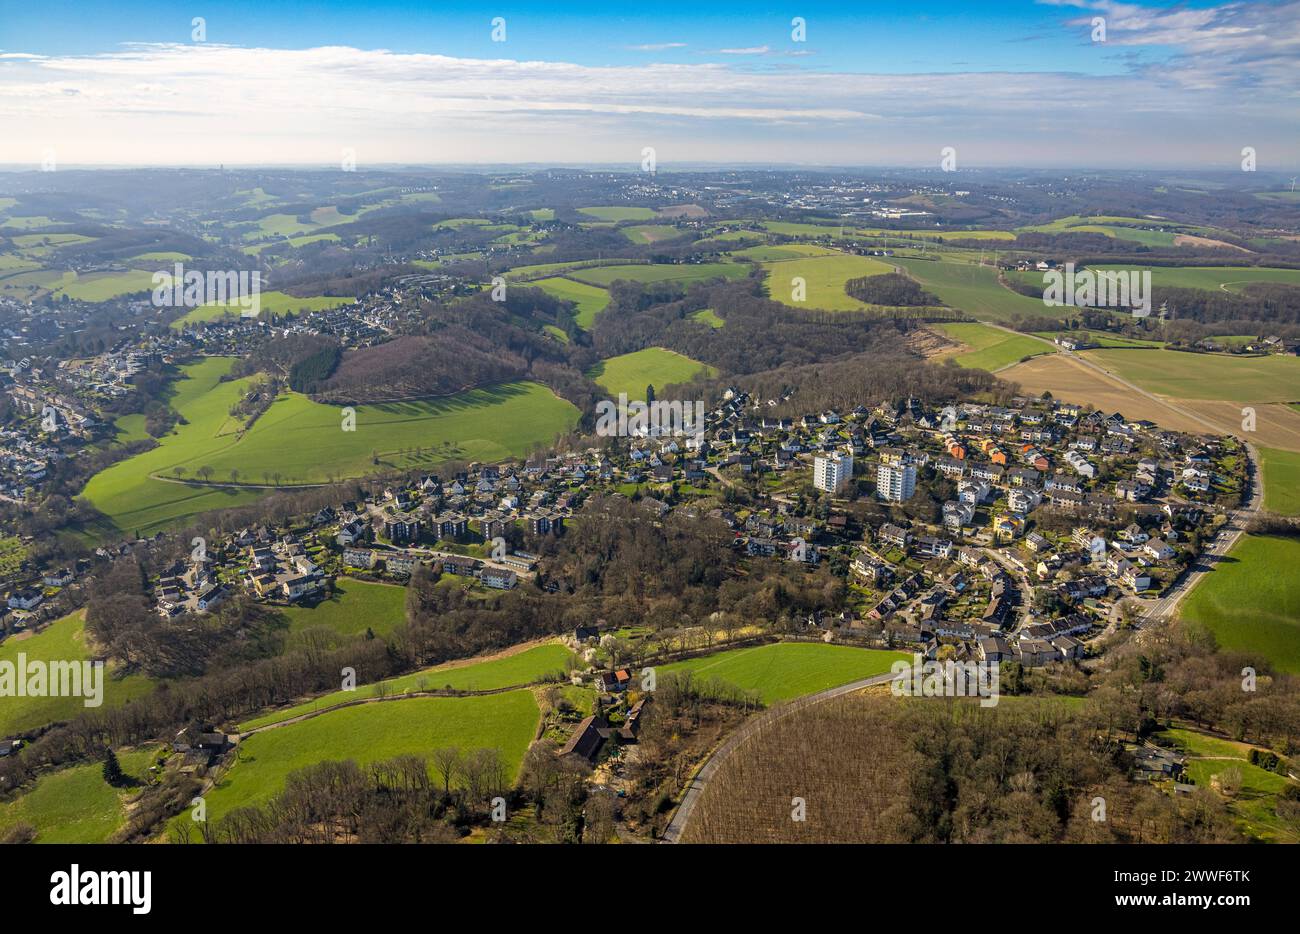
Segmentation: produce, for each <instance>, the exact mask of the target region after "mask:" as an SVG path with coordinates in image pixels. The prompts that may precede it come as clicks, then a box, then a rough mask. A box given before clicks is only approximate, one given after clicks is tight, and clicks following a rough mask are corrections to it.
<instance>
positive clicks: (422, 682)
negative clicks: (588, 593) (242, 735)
mask: <svg viewBox="0 0 1300 934" xmlns="http://www.w3.org/2000/svg"><path fill="white" fill-rule="evenodd" d="M570 654H571V653H570V652H569V650H568V649H567V648H565V647H564V646H563V645H560V644H559V643H558V642H548V643H546V644H544V645H538V646H534V647H533V648H530V649H524V650H523V651H522V652H515V653H514V654H513V655H505V656H502V657H500V658H492V659H488V660H487V661H481V662H475V661H473V660H472V659H471V660H470V663H469V664H466V663H465V662H452V663H449V664H446V665H437V666H435V667H433V668H425V669H422V670H420V671H417V672H414V673H412V674H409V675H402V676H401V677H399V678H390V679H388V680H387V681H382V682H380V684H382V685H383V687H382V689H381V688H380V687H378V686H377V685H375V684H367V685H363V686H359V687H358V688H357V689H356V690H355V691H335V692H333V693H332V694H324V695H322V696H320V697H317V698H314V699H312V700H309V701H307V702H305V703H302V704H295V705H294V706H292V707H281V708H279V709H277V710H273V711H271V712H270V713H267V714H263V715H262V716H260V717H256V718H254V719H252V720H249V721H247V722H246V723H241V724H240V725H239V729H240V731H241V732H247V731H248V730H254V729H257V728H258V727H261V726H266V725H267V724H268V723H279V722H280V721H281V720H289V719H291V718H293V717H297V716H300V715H302V714H305V713H311V712H312V711H313V710H328V709H329V708H331V707H337V706H339V705H340V704H346V703H347V702H349V701H354V700H359V699H361V698H364V697H376V696H378V694H379V692H380V691H381V690H382V691H383V692H384V693H385V694H389V695H392V694H406V693H409V692H413V691H443V690H453V691H496V690H500V689H501V688H513V687H523V686H525V685H529V684H536V683H537V682H539V681H544V680H547V679H548V678H550V677H551V676H553V675H556V674H557V673H558V674H562V673H563V672H564V670H565V665H566V664H567V662H568V660H569V656H570Z"/></svg>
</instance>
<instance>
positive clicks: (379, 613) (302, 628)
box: [280, 577, 406, 636]
mask: <svg viewBox="0 0 1300 934" xmlns="http://www.w3.org/2000/svg"><path fill="white" fill-rule="evenodd" d="M280 612H282V613H283V614H284V615H285V616H286V617H288V619H289V633H290V635H298V634H301V633H303V632H306V631H307V630H309V629H313V628H315V627H317V626H324V627H326V628H327V629H330V630H332V631H333V632H334V633H336V634H337V635H340V636H360V635H363V634H364V633H365V631H366V630H367V629H371V630H373V631H374V633H375V635H376V636H386V635H388V634H389V633H391V632H392V631H393V630H394V629H396V628H397V627H398V626H400V625H402V624H403V623H405V622H406V588H405V587H399V586H397V585H394V584H376V583H371V582H370V581H360V580H353V579H352V578H350V577H340V578H338V579H337V580H336V581H335V583H334V593H333V594H331V595H330V598H329V599H328V600H322V601H321V602H320V603H318V604H317V605H316V606H314V607H304V606H289V607H284V608H283V609H281V610H280Z"/></svg>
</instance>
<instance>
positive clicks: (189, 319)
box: [171, 292, 353, 331]
mask: <svg viewBox="0 0 1300 934" xmlns="http://www.w3.org/2000/svg"><path fill="white" fill-rule="evenodd" d="M258 298H259V301H260V302H261V310H262V314H273V315H296V314H300V313H302V312H307V311H324V310H325V309H327V308H338V307H339V306H340V305H347V304H349V303H351V302H352V301H353V299H351V298H346V297H342V296H338V295H313V296H310V297H308V298H299V297H298V296H297V295H288V294H286V293H284V292H263V293H262V294H261V295H260V296H258ZM241 312H242V309H241V308H240V306H239V305H238V304H234V305H230V304H227V305H216V304H213V305H200V306H198V307H197V308H191V309H190V310H189V311H187V312H186V313H185V314H184V315H182V316H181V317H179V318H177V319H176V320H175V321H173V322H172V324H171V326H172V327H173V328H175V329H176V330H178V331H179V330H180V329H181V328H183V327H185V325H187V324H198V323H199V322H202V321H220V320H221V319H222V318H237V317H239V315H240V313H241Z"/></svg>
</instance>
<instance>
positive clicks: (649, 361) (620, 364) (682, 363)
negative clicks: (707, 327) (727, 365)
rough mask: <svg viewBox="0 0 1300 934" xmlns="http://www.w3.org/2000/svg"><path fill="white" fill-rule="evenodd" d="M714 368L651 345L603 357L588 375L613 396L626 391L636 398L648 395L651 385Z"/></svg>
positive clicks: (681, 379)
mask: <svg viewBox="0 0 1300 934" xmlns="http://www.w3.org/2000/svg"><path fill="white" fill-rule="evenodd" d="M714 372H715V371H714V370H713V368H712V367H710V366H706V365H705V364H703V363H700V362H699V361H698V360H692V359H691V358H690V357H686V356H683V355H682V354H679V353H676V352H674V351H672V350H665V349H664V348H662V347H647V348H646V349H644V350H637V351H634V352H633V353H627V354H622V355H620V356H617V357H610V358H609V359H608V360H602V361H601V362H600V363H598V364H596V366H595V367H594V368H592V370H591V371H590V372H589V373H588V374H587V375H588V376H589V377H590V378H591V379H592V380H593V381H594V382H595V383H596V384H597V385H599V386H600V387H601V388H603V389H605V390H606V391H608V392H609V394H610V395H611V396H617V395H618V394H619V393H621V392H625V393H627V397H628V399H629V400H634V399H644V398H645V390H646V387H647V386H654V387H655V388H656V389H662V388H663V387H664V386H667V385H669V384H671V383H684V382H687V381H688V380H691V379H694V378H695V377H696V376H699V375H701V374H705V373H707V374H709V375H712V374H713V373H714Z"/></svg>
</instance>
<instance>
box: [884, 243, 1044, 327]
mask: <svg viewBox="0 0 1300 934" xmlns="http://www.w3.org/2000/svg"><path fill="white" fill-rule="evenodd" d="M892 259H893V261H894V262H895V263H897V264H898V265H899V266H902V267H903V269H905V270H906V271H907V272H908V273H909V274H910V275H911V276H912V278H914V279H916V280H917V281H918V282H920V283H921V285H922V286H924V288H925V290H926V291H927V292H931V293H933V294H934V295H937V296H938V297H939V298H940V299H941V300H942V301H943V303H944V304H945V305H949V306H951V307H953V308H958V309H960V310H962V311H964V312H966V313H967V314H969V315H971V316H972V317H975V318H979V319H981V320H984V321H1008V320H1010V319H1011V318H1013V317H1016V316H1022V317H1040V316H1042V317H1051V316H1053V315H1054V314H1055V312H1056V309H1054V308H1049V307H1047V306H1046V305H1044V304H1043V302H1042V300H1041V299H1035V298H1030V297H1029V296H1027V295H1021V294H1020V293H1018V292H1013V291H1011V290H1010V289H1008V288H1006V287H1005V286H1003V285H1002V284H1001V283H999V282H998V274H997V270H996V269H994V268H993V267H992V266H980V265H978V264H976V263H963V262H958V261H955V260H949V259H945V260H925V259H908V258H906V257H900V256H895V257H892Z"/></svg>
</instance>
